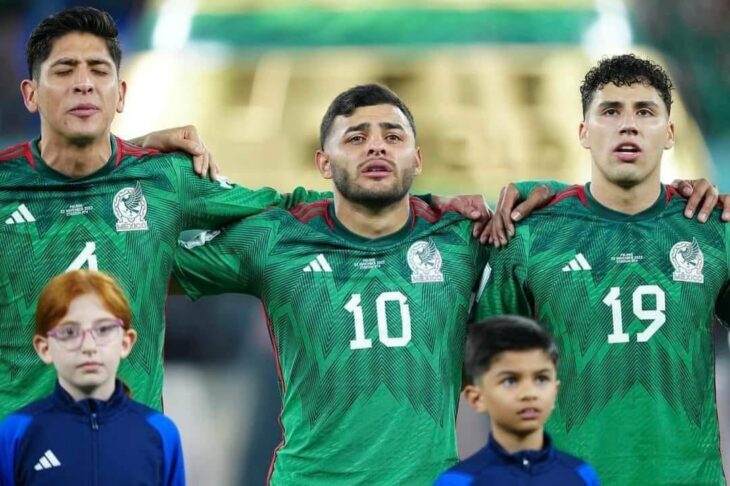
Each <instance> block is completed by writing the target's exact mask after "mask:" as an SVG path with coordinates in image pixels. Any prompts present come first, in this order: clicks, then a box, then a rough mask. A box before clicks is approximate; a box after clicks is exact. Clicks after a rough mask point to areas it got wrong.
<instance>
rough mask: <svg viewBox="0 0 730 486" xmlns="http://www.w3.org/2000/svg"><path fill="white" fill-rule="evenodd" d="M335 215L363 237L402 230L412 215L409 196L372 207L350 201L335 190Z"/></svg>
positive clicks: (381, 235)
mask: <svg viewBox="0 0 730 486" xmlns="http://www.w3.org/2000/svg"><path fill="white" fill-rule="evenodd" d="M335 215H336V216H337V219H338V220H339V221H340V223H342V225H343V226H344V227H345V228H347V229H348V230H350V231H352V232H353V233H355V234H356V235H359V236H362V237H363V238H370V239H375V238H381V237H383V236H388V235H391V234H393V233H395V232H397V231H398V230H400V229H401V228H402V227H403V226H404V225H405V224H406V223H407V222H408V217H409V215H410V205H409V203H408V196H406V197H404V198H403V199H401V200H400V201H397V202H395V203H393V204H391V205H389V206H386V207H382V208H371V207H368V206H364V205H362V204H356V203H353V202H352V201H348V200H347V199H345V198H344V197H342V195H341V194H339V193H338V192H337V191H335Z"/></svg>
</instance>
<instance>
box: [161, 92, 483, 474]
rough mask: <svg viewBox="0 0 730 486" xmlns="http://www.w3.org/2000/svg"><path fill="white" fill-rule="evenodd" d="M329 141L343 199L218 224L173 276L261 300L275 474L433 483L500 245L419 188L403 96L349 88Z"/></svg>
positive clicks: (181, 259)
mask: <svg viewBox="0 0 730 486" xmlns="http://www.w3.org/2000/svg"><path fill="white" fill-rule="evenodd" d="M320 141H321V149H320V150H319V151H318V152H317V154H316V163H317V167H318V168H319V170H320V173H321V174H322V175H323V177H324V178H326V179H331V180H332V181H333V183H334V202H332V201H329V200H328V201H323V202H319V203H314V204H302V205H299V206H298V207H297V208H295V209H294V210H291V211H287V210H284V209H276V208H275V209H271V210H269V211H266V212H264V213H263V214H261V215H259V216H255V217H252V218H249V219H247V220H245V221H242V222H239V223H236V224H235V225H233V226H231V227H230V228H228V229H226V230H224V232H223V233H222V234H220V235H218V236H217V237H213V235H212V234H211V235H209V236H208V239H210V238H212V241H210V242H209V243H208V244H205V245H203V246H200V245H198V246H197V247H194V248H192V249H191V250H190V251H180V252H178V255H177V257H176V261H175V270H174V272H175V273H174V275H175V278H176V279H177V280H178V281H179V283H180V284H181V285H182V287H183V288H184V289H185V291H186V292H187V293H188V295H190V296H191V297H193V298H197V297H200V296H202V295H208V294H219V293H224V292H242V293H249V294H253V295H256V296H258V297H260V298H261V299H262V300H263V302H264V307H265V311H266V314H267V316H268V320H269V323H270V333H271V337H272V341H273V344H274V348H275V352H276V357H277V364H278V372H279V378H280V387H281V391H282V396H283V409H282V414H281V423H282V426H283V430H284V442H283V443H282V445H281V446H280V447H279V448H278V450H277V451H276V453H275V457H274V460H273V462H272V467H271V471H270V480H271V483H272V484H277V485H279V484H281V485H284V484H307V485H317V484H322V485H328V486H329V485H334V484H347V485H350V484H393V485H395V484H408V485H421V484H422V485H425V484H431V482H433V480H434V479H435V478H436V476H437V475H438V474H439V473H440V472H442V471H443V470H445V469H447V468H448V467H449V466H451V465H453V464H454V463H455V462H456V460H457V451H456V437H455V428H454V421H455V417H456V409H457V403H458V395H459V390H460V386H461V367H462V357H463V346H464V338H465V327H466V326H465V323H466V321H467V319H468V316H469V312H470V309H471V302H472V294H473V291H474V288H475V285H476V284H477V283H478V280H479V276H480V274H481V269H482V268H483V266H484V265H485V263H486V259H487V256H488V251H489V250H488V247H485V246H482V245H480V244H479V242H478V241H477V240H475V239H473V238H472V237H471V235H470V231H471V229H470V223H469V222H468V221H466V220H464V219H463V218H462V217H460V216H459V215H458V214H456V213H453V212H451V211H446V212H443V213H442V214H437V213H435V212H433V211H431V210H430V209H429V208H428V207H427V206H426V205H425V204H424V203H423V202H421V201H419V200H418V199H416V198H411V197H409V195H408V191H409V189H410V187H411V183H412V182H413V179H414V178H415V177H416V176H417V175H418V174H419V173H420V172H421V167H422V165H421V154H420V150H419V148H418V146H417V145H416V130H415V125H414V122H413V117H412V116H411V113H410V111H409V110H408V108H407V107H406V105H405V104H404V103H403V102H402V101H401V100H400V99H399V98H398V97H397V96H396V95H395V94H394V93H392V92H390V91H389V90H387V89H385V88H383V87H380V86H376V85H365V86H357V87H354V88H352V89H349V90H347V91H345V92H343V93H341V94H340V95H339V96H337V97H336V98H335V100H334V101H333V102H332V104H331V105H330V107H329V109H328V111H327V113H326V114H325V116H324V119H323V121H322V125H321V130H320ZM196 243H198V242H196ZM193 246H194V245H193Z"/></svg>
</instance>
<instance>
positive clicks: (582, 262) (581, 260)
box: [563, 253, 591, 272]
mask: <svg viewBox="0 0 730 486" xmlns="http://www.w3.org/2000/svg"><path fill="white" fill-rule="evenodd" d="M580 270H591V266H590V264H589V263H588V260H586V257H584V256H583V254H582V253H578V254H577V255H576V256H575V258H573V259H572V260H570V261H569V262H568V264H567V265H565V266H564V267H563V271H564V272H578V271H580Z"/></svg>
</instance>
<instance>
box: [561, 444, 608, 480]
mask: <svg viewBox="0 0 730 486" xmlns="http://www.w3.org/2000/svg"><path fill="white" fill-rule="evenodd" d="M555 461H556V463H557V464H559V465H561V466H562V467H563V468H565V469H567V470H569V471H572V472H574V473H575V474H576V475H578V476H579V477H580V478H581V479H582V480H583V481H584V482H585V483H586V484H587V485H591V486H593V485H598V484H599V480H598V473H597V472H596V470H595V469H594V468H593V466H591V465H590V464H588V463H587V462H585V461H584V460H582V459H580V458H578V457H575V456H573V455H570V454H568V453H566V452H563V451H560V450H557V449H555Z"/></svg>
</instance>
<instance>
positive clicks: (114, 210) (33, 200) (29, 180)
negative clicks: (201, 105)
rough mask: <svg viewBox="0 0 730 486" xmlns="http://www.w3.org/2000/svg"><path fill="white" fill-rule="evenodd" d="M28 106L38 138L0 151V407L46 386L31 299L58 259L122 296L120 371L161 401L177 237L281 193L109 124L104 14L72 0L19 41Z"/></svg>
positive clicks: (111, 93) (139, 394) (114, 42)
mask: <svg viewBox="0 0 730 486" xmlns="http://www.w3.org/2000/svg"><path fill="white" fill-rule="evenodd" d="M27 57H28V68H29V71H30V79H28V80H25V81H23V83H22V86H21V88H22V92H23V97H24V101H25V103H26V106H27V108H28V109H29V110H30V111H31V112H39V113H40V119H41V130H40V137H39V138H37V139H35V140H33V141H30V142H25V143H22V144H19V145H16V146H14V147H11V148H9V149H6V150H4V151H2V152H0V215H2V218H1V220H0V245H1V246H2V248H3V251H2V252H0V418H2V417H4V416H5V415H7V414H8V413H9V412H10V411H12V410H14V409H17V408H19V407H21V406H23V405H25V404H27V403H29V402H31V401H33V400H35V399H38V398H40V397H42V396H45V395H47V394H48V393H49V392H50V391H51V389H52V386H53V373H52V370H50V369H48V368H47V367H44V366H41V365H40V364H39V363H38V362H37V360H35V359H34V356H33V354H34V352H33V349H32V347H31V346H29V344H28V343H29V342H30V340H31V338H32V335H33V313H34V309H35V301H36V300H37V297H38V295H39V293H40V290H41V288H42V286H43V284H44V282H46V281H48V280H50V278H51V277H53V276H54V275H56V274H58V273H61V272H63V271H65V270H73V269H79V268H82V267H84V268H90V269H104V270H106V271H108V272H110V273H112V274H114V275H115V277H116V278H117V279H118V280H119V282H120V284H121V285H122V287H123V288H124V290H125V292H126V293H127V295H129V298H130V302H131V306H132V312H133V316H134V320H135V322H136V323H137V324H136V327H137V330H138V332H139V334H140V342H139V345H138V346H137V347H135V349H134V351H132V354H131V356H130V358H129V359H128V360H126V361H125V363H123V364H122V366H121V368H120V376H121V378H122V379H123V380H124V381H125V382H126V383H127V384H128V385H129V386H130V388H131V390H132V393H133V396H134V398H135V399H136V400H138V401H140V402H142V403H144V404H146V405H149V406H153V407H156V408H159V407H160V397H161V387H162V344H163V333H164V320H163V312H164V304H165V298H166V293H167V292H166V290H167V283H168V280H169V275H170V272H171V265H172V258H173V254H174V252H175V247H176V242H177V237H178V234H179V233H180V232H181V231H182V230H184V229H188V228H215V227H218V226H220V225H223V224H225V223H229V222H232V221H235V220H237V219H240V218H241V217H245V216H248V215H250V214H252V213H256V212H259V211H260V210H261V209H263V208H265V207H267V206H269V205H272V204H282V203H285V202H286V201H288V200H291V201H292V202H296V201H297V198H299V199H300V200H301V199H302V198H305V197H310V198H319V195H318V194H316V193H314V194H313V195H312V194H310V195H309V196H308V195H307V193H306V192H305V191H303V190H298V191H296V192H295V195H294V196H293V198H290V199H287V200H285V199H284V198H283V197H282V196H281V195H279V194H278V193H277V192H275V191H274V190H269V189H264V190H260V191H250V190H247V189H245V188H242V187H239V186H234V185H230V184H228V183H227V182H226V181H225V179H220V180H219V181H218V182H217V183H216V182H212V181H210V180H206V179H200V178H198V177H197V176H196V175H195V174H194V172H193V170H192V164H191V161H190V158H189V157H188V156H183V155H181V154H159V153H157V152H156V151H154V150H147V149H140V148H138V147H135V146H132V145H130V144H128V143H126V142H124V141H123V140H120V139H118V138H116V137H114V136H112V135H111V133H110V125H111V122H112V119H113V117H114V114H115V112H120V111H121V110H122V108H123V106H124V94H125V90H126V85H125V84H124V82H123V81H120V80H119V78H118V69H119V63H120V60H121V52H120V49H119V42H118V39H117V30H116V26H115V25H114V21H113V20H112V19H111V17H110V16H109V15H108V14H106V13H102V12H100V11H98V10H95V9H91V8H86V7H79V8H74V9H70V10H66V11H64V12H61V13H59V14H57V15H54V16H51V17H48V18H46V19H45V20H43V21H42V22H41V23H40V24H39V25H38V26H37V27H36V29H35V30H34V31H33V33H32V35H31V38H30V40H29V42H28V46H27Z"/></svg>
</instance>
